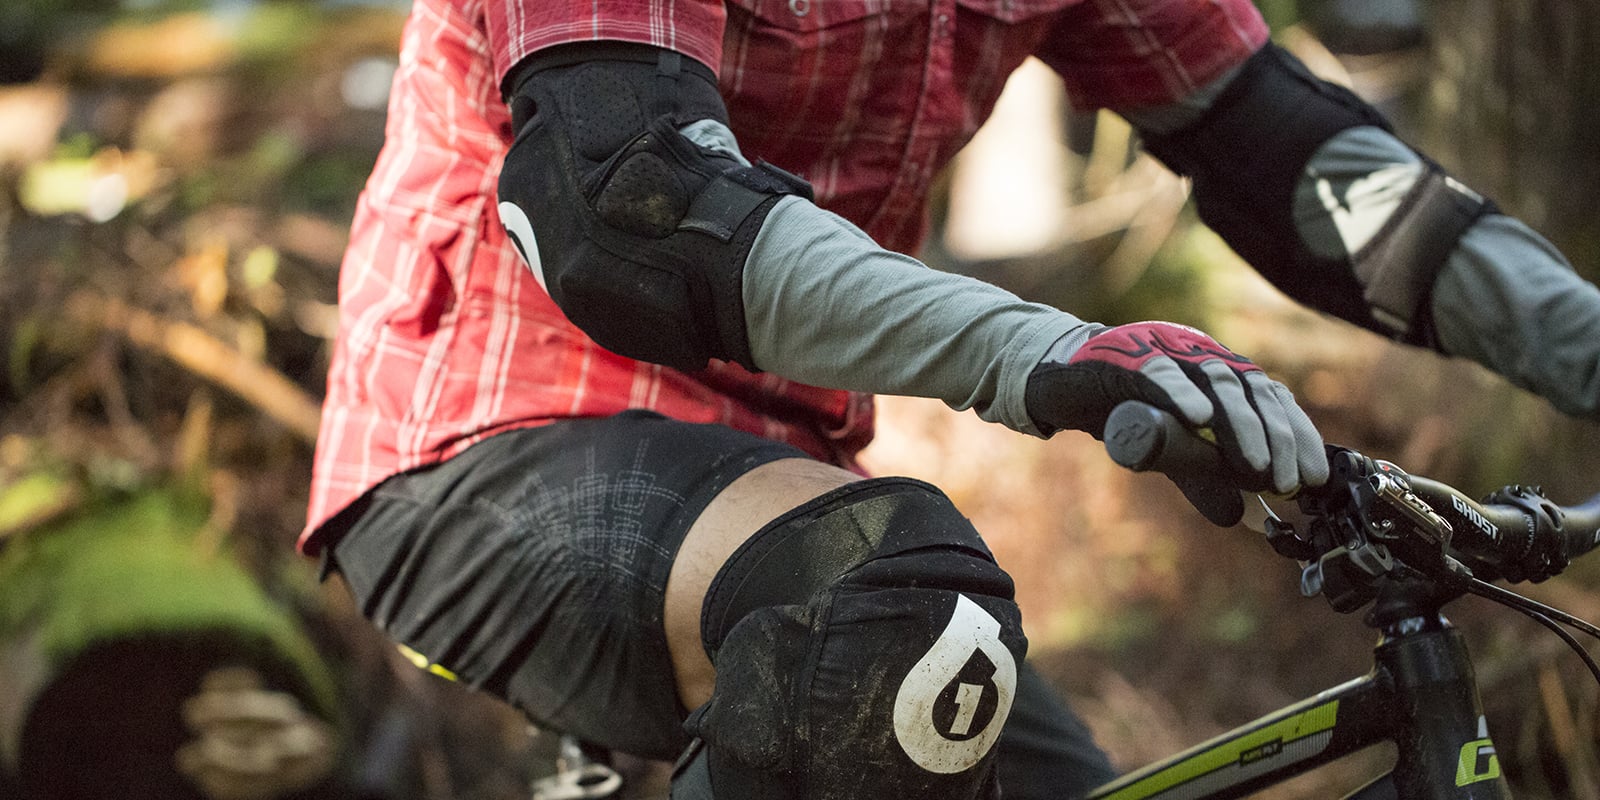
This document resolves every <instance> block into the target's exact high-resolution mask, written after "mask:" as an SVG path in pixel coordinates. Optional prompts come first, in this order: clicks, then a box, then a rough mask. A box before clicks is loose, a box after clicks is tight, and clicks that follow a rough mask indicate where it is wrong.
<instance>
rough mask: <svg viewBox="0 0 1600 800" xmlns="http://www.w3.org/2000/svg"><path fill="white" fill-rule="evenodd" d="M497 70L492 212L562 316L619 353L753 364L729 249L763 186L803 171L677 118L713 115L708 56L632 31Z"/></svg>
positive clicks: (759, 214) (740, 250)
mask: <svg viewBox="0 0 1600 800" xmlns="http://www.w3.org/2000/svg"><path fill="white" fill-rule="evenodd" d="M508 84H509V86H510V87H511V90H510V93H509V98H508V102H509V103H510V105H511V108H512V112H513V121H514V124H515V126H516V130H517V135H516V140H515V141H514V142H513V143H512V146H511V149H510V151H509V152H508V153H507V155H506V160H505V165H504V167H503V168H502V169H501V173H500V182H499V200H500V203H499V213H500V219H501V222H502V224H504V225H505V227H506V230H507V232H508V233H509V234H510V236H511V238H512V240H513V242H514V243H515V245H516V246H517V248H518V251H519V252H520V253H521V254H522V256H523V258H524V260H525V261H526V262H527V263H528V265H529V267H530V268H531V269H532V270H533V273H534V276H535V277H536V278H538V280H539V282H540V284H541V285H542V286H544V287H545V289H546V291H548V292H549V293H550V296H551V298H552V299H554V300H555V302H556V304H557V305H558V306H559V307H560V308H561V310H562V311H563V312H564V313H565V314H566V315H567V318H568V319H570V320H571V321H572V323H573V324H575V325H577V326H578V327H579V328H580V329H582V330H583V331H584V332H585V333H586V334H588V335H589V336H590V337H591V338H593V339H594V340H595V341H596V342H597V343H599V344H600V345H601V346H603V347H605V348H607V349H609V350H612V351H613V352H616V353H619V354H621V355H625V356H628V357H630V358H637V359H640V360H643V361H649V362H652V363H657V364H664V365H667V366H670V367H674V368H677V369H683V370H695V369H700V368H703V367H704V366H705V365H706V362H707V361H708V360H709V359H712V358H718V359H723V360H727V361H735V362H738V363H740V364H743V365H745V366H747V367H752V368H753V367H754V364H753V363H752V361H751V358H750V346H749V341H748V336H747V334H746V331H745V322H744V301H743V297H742V276H743V272H744V262H745V259H746V258H747V257H748V255H749V252H750V248H751V246H752V244H753V243H754V241H755V238H756V234H757V233H758V232H759V231H760V230H761V225H762V224H763V222H764V221H765V219H766V215H767V213H768V212H769V211H770V210H771V208H772V206H773V205H774V204H776V202H777V201H778V199H779V198H780V197H782V196H784V195H787V194H798V195H801V196H804V197H807V198H809V197H810V196H811V195H810V186H809V185H807V184H806V183H805V182H804V181H802V180H800V179H799V178H796V177H794V176H792V175H789V174H788V173H786V172H783V171H782V170H780V169H777V168H776V167H772V166H771V165H767V164H760V165H757V166H754V167H751V166H745V165H744V164H742V163H741V162H740V161H739V160H737V159H735V158H734V157H733V156H732V155H730V154H728V153H726V152H724V151H721V150H717V149H709V148H706V147H702V146H700V145H697V144H696V143H695V142H693V141H690V140H689V139H688V138H686V137H685V136H684V135H683V134H682V133H681V132H680V131H681V129H683V128H684V127H685V126H687V125H690V124H691V123H697V122H701V121H710V123H714V124H718V125H721V126H723V128H724V129H725V128H726V125H727V112H726V110H725V108H724V106H723V103H722V98H721V97H720V96H719V95H718V93H717V86H716V80H715V77H714V76H713V75H712V73H711V71H710V70H709V69H707V68H706V67H704V66H703V65H701V64H698V63H696V62H694V61H691V60H689V59H685V58H683V57H681V56H679V55H678V54H677V53H673V52H670V51H666V50H660V49H658V48H653V47H648V46H645V45H630V44H622V43H586V44H581V45H571V46H567V47H563V48H558V49H556V50H553V51H548V52H546V53H541V54H538V55H535V56H533V57H532V58H531V59H530V60H529V62H527V63H525V64H523V65H521V66H519V68H518V69H517V70H515V71H514V72H513V74H512V76H511V79H510V80H509V82H508ZM730 145H731V142H730Z"/></svg>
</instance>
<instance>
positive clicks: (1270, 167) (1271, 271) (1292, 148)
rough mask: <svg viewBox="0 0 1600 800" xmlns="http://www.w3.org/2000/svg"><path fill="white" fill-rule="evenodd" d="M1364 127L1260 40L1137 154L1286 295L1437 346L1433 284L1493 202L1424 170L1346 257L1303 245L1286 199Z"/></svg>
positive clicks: (1372, 114)
mask: <svg viewBox="0 0 1600 800" xmlns="http://www.w3.org/2000/svg"><path fill="white" fill-rule="evenodd" d="M1365 126H1372V127H1377V128H1381V129H1382V130H1384V131H1386V132H1389V133H1391V134H1392V132H1393V131H1392V130H1391V128H1390V127H1389V124H1388V122H1387V121H1386V120H1385V119H1384V118H1383V117H1382V115H1380V114H1379V113H1378V112H1377V110H1376V109H1374V108H1372V107H1371V106H1370V105H1368V104H1367V103H1366V102H1365V101H1363V100H1361V99H1360V98H1359V97H1357V96H1356V95H1355V94H1354V93H1352V92H1350V91H1349V90H1347V89H1345V88H1343V87H1341V86H1337V85H1335V84H1332V83H1329V82H1327V81H1324V80H1322V79H1320V78H1317V77H1316V76H1314V75H1312V74H1311V72H1310V71H1309V70H1307V69H1306V68H1305V66H1304V65H1303V64H1301V63H1300V62H1299V61H1298V60H1297V59H1295V58H1294V57H1293V56H1291V55H1289V54H1288V53H1287V52H1284V51H1283V50H1282V49H1280V48H1279V47H1277V46H1276V45H1272V44H1268V45H1267V46H1266V47H1264V48H1262V50H1261V51H1260V52H1258V53H1256V54H1255V55H1254V56H1252V57H1251V58H1250V59H1249V60H1248V61H1247V62H1245V65H1244V66H1243V68H1241V70H1240V72H1239V74H1238V75H1237V76H1236V77H1235V78H1234V79H1233V81H1232V82H1231V83H1230V84H1229V85H1228V87H1227V88H1226V89H1224V90H1223V93H1222V94H1221V96H1219V97H1218V98H1217V100H1216V102H1215V103H1214V104H1213V105H1212V107H1211V108H1210V109H1209V110H1208V111H1207V112H1206V114H1205V115H1204V116H1203V117H1201V119H1200V120H1199V121H1197V122H1196V123H1194V124H1192V125H1190V126H1189V127H1187V128H1184V129H1182V130H1179V131H1177V132H1174V133H1170V134H1166V135H1163V136H1157V137H1153V138H1149V139H1147V140H1146V142H1145V146H1146V149H1147V150H1149V151H1150V153H1151V154H1152V155H1154V156H1156V157H1157V158H1158V159H1160V160H1161V161H1162V162H1163V163H1165V164H1166V165H1167V166H1169V167H1171V168H1172V169H1173V170H1174V171H1175V172H1177V173H1178V174H1180V175H1184V176H1187V177H1189V178H1192V179H1193V181H1194V194H1195V204H1196V208H1197V210H1198V211H1199V213H1200V218H1201V219H1202V220H1203V221H1204V222H1205V223H1206V224H1207V225H1208V226H1210V227H1211V228H1212V229H1213V230H1215V231H1216V232H1217V233H1218V234H1220V235H1221V236H1222V238H1223V239H1224V240H1225V241H1226V242H1227V243H1228V244H1229V246H1231V247H1232V248H1233V249H1234V250H1235V251H1236V252H1238V253H1239V255H1240V256H1242V257H1243V258H1244V259H1245V260H1246V261H1248V262H1249V263H1250V265H1251V266H1253V267H1255V268H1256V270H1257V271H1259V272H1260V273H1261V274H1262V275H1263V276H1264V277H1266V278H1267V279H1268V280H1269V281H1271V282H1272V283H1273V285H1275V286H1277V287H1278V288H1279V289H1280V290H1282V291H1283V292H1284V293H1285V294H1287V295H1289V296H1290V297H1292V298H1294V299H1296V300H1298V301H1300V302H1302V303H1305V304H1307V305H1310V306H1312V307H1315V308H1319V309H1322V310H1323V311H1326V312H1328V313H1330V314H1333V315H1335V316H1337V317H1340V318H1341V319H1344V320H1347V321H1349V322H1353V323H1355V324H1357V325H1361V326H1362V327H1365V328H1368V329H1370V330H1374V331H1377V332H1379V333H1382V334H1384V335H1386V336H1389V337H1391V338H1394V339H1398V340H1400V341H1403V342H1407V343H1409V344H1417V345H1423V346H1431V347H1437V346H1438V344H1437V337H1436V335H1435V333H1434V328H1433V321H1432V315H1431V309H1430V298H1431V296H1432V289H1433V282H1434V279H1435V278H1436V277H1437V276H1438V273H1439V270H1440V269H1441V268H1442V267H1443V266H1444V263H1445V260H1446V259H1447V258H1448V257H1449V256H1450V253H1451V252H1452V251H1453V250H1454V249H1455V244H1456V242H1457V240H1459V239H1460V238H1461V235H1462V234H1463V233H1465V232H1466V230H1467V229H1468V228H1469V227H1471V226H1472V224H1473V223H1474V222H1476V221H1477V219H1478V218H1479V217H1481V216H1483V215H1484V214H1486V213H1490V212H1491V211H1493V210H1494V205H1493V204H1492V203H1490V202H1489V201H1487V200H1486V199H1484V198H1483V197H1481V196H1479V195H1478V194H1476V193H1474V192H1472V191H1471V190H1469V189H1467V188H1466V187H1464V186H1462V185H1461V184H1460V183H1458V182H1456V181H1455V180H1453V179H1451V178H1450V177H1449V176H1447V175H1445V174H1444V172H1443V170H1441V169H1440V168H1439V167H1438V166H1437V165H1435V164H1433V163H1432V162H1428V161H1427V160H1426V159H1423V160H1424V162H1425V166H1424V170H1423V173H1422V176H1421V178H1420V179H1418V180H1417V182H1416V184H1415V185H1414V186H1413V187H1412V188H1411V189H1410V191H1409V193H1408V194H1407V195H1406V196H1405V198H1404V199H1403V200H1402V201H1401V202H1400V204H1399V206H1398V207H1397V208H1396V210H1395V211H1394V212H1393V213H1392V214H1391V216H1390V217H1389V219H1388V221H1387V223H1386V224H1384V225H1383V226H1382V228H1381V229H1380V230H1379V231H1378V232H1377V233H1376V235H1374V236H1373V237H1372V238H1371V240H1370V241H1368V242H1367V243H1366V244H1365V245H1363V246H1362V247H1360V248H1359V249H1358V250H1357V251H1356V252H1353V253H1350V254H1349V256H1348V257H1347V258H1333V257H1329V256H1328V255H1325V254H1318V253H1315V252H1313V251H1312V250H1311V249H1310V248H1308V247H1307V246H1306V244H1305V242H1304V241H1303V239H1302V236H1301V231H1300V229H1299V227H1298V226H1297V224H1296V222H1295V218H1294V214H1295V204H1294V198H1295V191H1296V187H1297V186H1298V185H1299V184H1300V182H1301V180H1302V178H1303V177H1304V176H1305V173H1306V166H1307V164H1308V162H1310V161H1311V159H1312V157H1313V156H1314V155H1315V154H1316V152H1317V150H1318V149H1319V148H1320V147H1321V146H1322V145H1323V144H1324V143H1326V142H1327V141H1328V140H1330V139H1332V138H1333V137H1334V136H1336V135H1338V134H1339V133H1341V132H1343V131H1346V130H1348V129H1351V128H1357V127H1365Z"/></svg>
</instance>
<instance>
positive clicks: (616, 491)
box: [324, 411, 806, 759]
mask: <svg viewBox="0 0 1600 800" xmlns="http://www.w3.org/2000/svg"><path fill="white" fill-rule="evenodd" d="M804 457H806V456H805V453H803V452H801V451H800V450H798V449H796V448H794V447H792V446H789V445H786V444H781V443H778V442H773V441H770V440H767V439H762V438H759V437H756V436H751V435H749V434H744V433H740V432H737V431H734V430H732V429H729V428H726V427H722V426H719V425H695V424H690V423H684V422H677V421H673V420H668V419H667V418H665V417H662V416H660V415H657V414H653V413H649V412H642V411H629V412H624V413H622V414H618V415H616V416H614V417H610V418H604V419H581V420H568V421H563V422H557V423H554V424H551V425H546V426H542V427H538V428H529V429H524V430H516V431H510V432H507V433H502V434H499V435H497V436H494V437H491V438H489V439H486V440H484V441H482V442H479V443H478V444H476V445H473V446H472V447H470V448H468V449H467V450H466V451H465V452H463V453H461V454H460V455H458V456H456V457H455V458H452V459H450V460H448V461H446V462H444V463H442V464H439V465H437V466H434V467H430V468H427V469H423V470H418V471H415V472H409V473H406V474H403V475H398V476H395V477H393V478H390V479H389V480H387V481H384V482H383V483H382V484H380V485H379V486H378V487H377V488H375V489H373V490H372V491H371V492H369V493H368V494H367V495H366V496H365V497H364V498H363V499H362V501H361V502H360V503H358V504H357V506H356V507H355V508H353V509H351V510H350V512H349V513H347V514H343V515H341V516H340V519H336V520H335V528H334V529H333V530H330V531H329V535H330V536H332V537H336V539H335V541H333V542H331V543H330V545H329V546H328V547H327V548H326V550H325V551H324V552H325V556H324V557H325V558H326V559H327V560H328V567H329V568H331V569H335V570H337V571H338V572H340V573H341V574H342V575H343V576H344V579H345V581H346V582H347V583H348V584H349V586H350V589H351V592H352V593H353V594H354V596H355V599H356V602H357V603H358V604H359V606H360V608H361V612H362V614H364V615H365V616H366V617H367V618H368V619H370V620H372V621H373V622H374V623H375V624H377V625H378V627H380V628H382V629H383V630H384V632H386V633H387V634H388V635H389V636H390V637H391V638H392V639H394V640H395V641H396V642H398V643H400V644H402V645H404V646H405V648H407V649H408V650H410V651H411V654H415V655H413V658H415V659H426V660H427V662H428V664H429V666H430V667H433V671H434V672H436V673H440V674H445V673H448V675H450V676H453V677H454V679H456V680H459V681H460V682H461V683H463V684H466V685H468V686H471V687H473V688H476V689H482V690H485V691H488V692H491V693H493V694H495V695H497V696H499V697H502V698H505V699H506V700H508V701H510V702H511V703H512V704H513V705H515V706H516V707H518V708H519V709H521V710H522V711H523V712H524V713H526V714H527V715H528V716H529V717H530V718H531V719H533V720H534V721H535V722H536V723H539V724H542V725H547V726H550V727H553V728H556V729H559V730H561V731H564V732H567V733H571V734H574V735H576V736H579V737H582V738H584V739H586V740H588V741H591V742H595V743H597V744H603V745H605V746H608V747H612V748H614V749H617V750H621V751H624V752H629V753H635V754H638V755H641V756H646V757H652V758H661V759H671V758H674V757H676V756H677V755H678V754H679V752H680V751H682V750H683V748H684V747H686V746H687V745H688V743H689V739H688V737H687V736H686V735H685V734H684V732H683V729H682V728H681V727H680V723H681V721H682V719H683V717H684V715H685V713H686V712H685V711H684V709H682V708H681V707H680V704H679V703H678V699H677V697H678V695H677V688H676V685H675V683H674V681H673V676H672V669H671V663H672V662H671V659H670V658H669V657H668V653H667V642H666V634H665V632H664V631H663V629H662V623H661V620H662V608H663V596H664V593H665V591H666V585H667V576H668V574H669V573H670V571H671V569H672V560H673V557H674V556H675V555H676V554H677V551H678V545H679V544H680V543H681V542H682V541H683V537H684V534H685V533H687V532H688V530H689V526H690V525H691V524H692V523H693V522H694V520H695V518H696V517H698V516H699V514H700V512H701V511H702V510H703V509H704V508H705V506H706V504H707V503H709V502H710V501H711V498H713V497H715V496H716V495H717V493H719V492H721V491H722V489H723V488H725V487H726V486H727V485H728V484H729V483H732V482H733V480H734V479H735V478H738V477H739V476H740V475H743V474H744V473H746V472H748V471H750V470H751V469H753V468H755V467H757V466H760V465H761V464H764V463H767V462H769V461H775V460H778V459H782V458H804ZM344 520H351V521H349V522H347V523H345V524H346V525H347V526H348V527H347V530H345V531H344V532H343V533H342V534H341V533H340V532H338V530H337V528H338V527H339V526H340V523H341V522H342V521H344ZM408 655H409V654H408Z"/></svg>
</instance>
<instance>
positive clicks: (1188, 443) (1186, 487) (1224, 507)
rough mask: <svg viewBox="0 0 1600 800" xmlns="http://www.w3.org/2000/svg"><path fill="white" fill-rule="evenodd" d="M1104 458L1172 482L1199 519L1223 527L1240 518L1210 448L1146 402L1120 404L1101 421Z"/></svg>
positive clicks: (1218, 456)
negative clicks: (1153, 473)
mask: <svg viewBox="0 0 1600 800" xmlns="http://www.w3.org/2000/svg"><path fill="white" fill-rule="evenodd" d="M1103 438H1104V440H1105V443H1106V453H1107V454H1108V455H1110V456H1111V460H1112V461H1115V462H1117V463H1118V464H1121V465H1122V466H1124V467H1127V468H1128V469H1131V470H1133V471H1135V472H1147V471H1155V472H1160V473H1162V474H1163V475H1166V476H1167V477H1169V478H1171V479H1172V482H1173V483H1175V484H1177V485H1178V489H1180V490H1181V491H1182V492H1183V496H1184V497H1187V498H1189V502H1190V503H1192V504H1193V505H1194V507H1195V509H1196V510H1198V511H1199V512H1200V514H1201V516H1203V517H1205V518H1206V519H1208V520H1210V521H1211V522H1212V524H1214V525H1218V526H1221V527H1224V528H1226V527H1229V526H1231V525H1237V524H1239V520H1240V519H1241V518H1243V517H1244V500H1243V499H1242V498H1241V497H1240V496H1239V488H1238V486H1237V485H1235V484H1234V482H1233V481H1231V480H1230V479H1229V476H1230V475H1232V473H1231V472H1230V471H1229V470H1228V468H1227V466H1226V464H1225V463H1224V462H1223V460H1222V451H1220V450H1218V449H1217V447H1216V445H1213V444H1212V443H1210V442H1208V441H1206V440H1205V439H1202V438H1200V437H1199V436H1198V435H1196V434H1195V433H1194V432H1193V431H1191V430H1189V429H1188V428H1187V427H1185V426H1184V424H1183V423H1182V422H1179V421H1178V418H1177V417H1174V416H1172V415H1171V414H1169V413H1167V412H1165V411H1162V410H1161V409H1159V408H1156V407H1155V406H1152V405H1150V404H1149V403H1142V402H1139V401H1138V400H1125V401H1123V402H1122V404H1121V405H1118V406H1117V407H1116V408H1114V409H1112V410H1111V414H1110V415H1109V416H1107V417H1106V429H1105V434H1104V437H1103Z"/></svg>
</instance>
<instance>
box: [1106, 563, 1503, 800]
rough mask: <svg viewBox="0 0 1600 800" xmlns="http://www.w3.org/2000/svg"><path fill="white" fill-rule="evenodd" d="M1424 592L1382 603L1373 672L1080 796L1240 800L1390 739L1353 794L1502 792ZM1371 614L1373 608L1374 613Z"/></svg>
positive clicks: (1473, 691) (1489, 748) (1470, 696)
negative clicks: (1381, 766) (1390, 748)
mask: <svg viewBox="0 0 1600 800" xmlns="http://www.w3.org/2000/svg"><path fill="white" fill-rule="evenodd" d="M1429 594H1430V592H1429V591H1428V590H1427V589H1424V590H1423V591H1420V592H1419V591H1416V587H1411V588H1410V589H1402V590H1398V592H1397V595H1403V596H1395V597H1392V598H1390V600H1391V602H1388V603H1385V602H1383V601H1381V600H1380V602H1379V610H1378V611H1375V612H1374V619H1372V620H1369V624H1372V625H1373V627H1377V628H1378V629H1379V630H1381V631H1382V632H1383V638H1382V640H1381V641H1380V642H1379V643H1378V646H1377V648H1376V649H1375V651H1374V666H1373V670H1372V672H1371V673H1369V674H1368V675H1366V676H1365V677H1362V678H1358V679H1356V680H1353V681H1350V682H1348V683H1345V684H1342V685H1340V686H1337V687H1334V688H1332V689H1329V690H1327V691H1325V692H1322V693H1320V694H1318V695H1316V696H1314V697H1311V698H1308V699H1306V700H1304V701H1301V702H1299V703H1296V704H1294V705H1292V706H1289V707H1288V708H1285V709H1283V710H1281V711H1278V712H1275V713H1272V714H1268V715H1266V716H1264V717H1261V718H1260V719H1258V720H1255V721H1254V722H1250V723H1247V724H1245V725H1243V726H1240V727H1239V728H1236V729H1234V730H1233V731H1230V732H1228V733H1225V734H1223V735H1221V736H1218V737H1216V738H1215V739H1212V740H1211V741H1208V742H1205V743H1204V744H1201V745H1198V746H1196V747H1194V748H1191V749H1189V750H1187V751H1185V752H1183V753H1181V754H1179V755H1176V756H1174V757H1172V758H1169V759H1167V760H1165V761H1162V762H1159V763H1157V764H1153V765H1151V766H1149V767H1146V768H1144V769H1141V770H1138V771H1136V772H1133V773H1130V774H1128V775H1126V776H1124V777H1122V778H1120V779H1118V780H1116V781H1113V782H1111V783H1109V784H1106V785H1105V786H1102V787H1100V788H1099V789H1096V790H1095V791H1094V792H1091V793H1090V794H1089V796H1088V798H1087V800H1144V799H1145V798H1160V800H1222V798H1232V797H1241V796H1244V795H1247V794H1249V793H1251V792H1254V791H1258V790H1260V789H1262V788H1265V787H1267V786H1270V785H1273V784H1276V783H1278V782H1280V781H1283V780H1285V779H1288V778H1291V777H1294V776H1296V775H1300V774H1303V773H1305V772H1308V771H1310V770H1313V769H1316V768H1317V767H1320V766H1322V765H1324V764H1327V763H1329V762H1331V761H1333V760H1335V759H1337V758H1340V757H1342V756H1345V755H1348V754H1350V753H1353V752H1355V751H1357V750H1361V749H1364V748H1366V747H1368V746H1371V745H1374V744H1378V743H1381V742H1385V741H1389V742H1394V744H1395V746H1396V748H1397V750H1398V758H1397V760H1396V762H1395V765H1394V768H1393V770H1392V771H1391V772H1390V773H1388V774H1386V775H1384V776H1382V777H1380V778H1378V779H1377V780H1374V781H1373V782H1371V783H1369V784H1367V785H1366V786H1365V787H1363V788H1361V789H1359V790H1357V791H1356V792H1355V793H1354V794H1352V795H1350V798H1352V800H1385V799H1387V798H1398V800H1510V797H1511V792H1510V789H1509V788H1508V787H1507V785H1506V782H1505V779H1504V777H1502V776H1501V774H1500V761H1499V758H1498V757H1497V756H1496V755H1495V749H1494V743H1493V742H1492V741H1490V739H1489V734H1488V726H1487V722H1486V720H1485V718H1484V716H1483V706H1482V703H1481V702H1480V700H1479V697H1478V689H1477V682H1476V680H1475V678H1474V676H1473V671H1472V662H1471V660H1470V658H1469V657H1468V654H1467V647H1466V643H1465V642H1464V641H1463V640H1462V637H1461V634H1460V633H1459V632H1458V631H1456V630H1455V629H1454V628H1452V627H1450V625H1449V624H1448V623H1446V622H1445V621H1444V619H1443V617H1441V616H1440V615H1439V605H1440V603H1438V602H1433V601H1430V600H1428V599H1427V597H1428V595H1429ZM1380 612H1381V613H1380Z"/></svg>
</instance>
